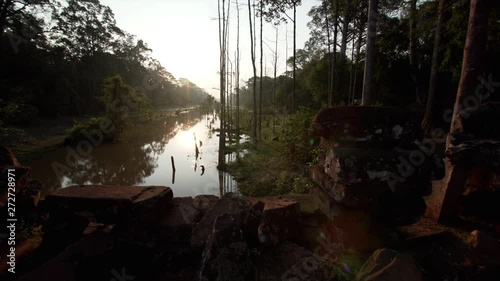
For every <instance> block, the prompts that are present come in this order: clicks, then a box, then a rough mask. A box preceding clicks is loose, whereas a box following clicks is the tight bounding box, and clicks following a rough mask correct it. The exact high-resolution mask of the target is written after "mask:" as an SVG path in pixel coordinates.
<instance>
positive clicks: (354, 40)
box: [347, 36, 356, 105]
mask: <svg viewBox="0 0 500 281" xmlns="http://www.w3.org/2000/svg"><path fill="white" fill-rule="evenodd" d="M354 42H356V38H355V37H354V36H353V37H352V45H351V46H352V47H351V68H350V71H349V96H348V97H347V105H351V104H352V103H351V100H352V96H354V92H353V91H352V90H353V85H352V84H353V82H354V75H355V73H354V66H353V65H352V62H354Z"/></svg>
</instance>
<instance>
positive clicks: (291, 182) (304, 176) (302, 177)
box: [226, 109, 314, 196]
mask: <svg viewBox="0 0 500 281" xmlns="http://www.w3.org/2000/svg"><path fill="white" fill-rule="evenodd" d="M313 116H314V113H313V112H312V111H310V110H306V109H301V110H299V111H298V112H297V113H296V114H295V115H290V116H285V115H277V116H276V124H275V131H274V133H273V115H272V114H266V115H263V116H262V136H261V137H260V138H259V141H258V143H257V145H256V146H254V145H253V143H252V142H251V141H250V142H249V143H244V144H241V145H239V146H238V145H232V146H228V148H227V149H228V150H229V151H231V152H232V151H238V150H243V149H246V150H247V153H246V154H245V156H244V157H243V158H241V159H239V160H237V161H235V162H231V163H228V164H227V167H226V169H227V171H228V172H229V173H230V174H231V175H233V176H234V177H235V179H236V181H237V182H238V190H239V192H240V193H241V194H243V195H246V196H275V195H284V194H303V193H308V192H309V190H310V189H311V188H312V187H313V186H314V183H313V182H312V180H311V179H310V178H309V162H311V161H312V160H314V150H313V143H311V142H310V138H309V136H308V131H307V130H308V128H309V126H310V124H311V121H312V118H313ZM240 125H241V133H242V134H246V135H249V136H252V113H251V112H243V113H241V115H240Z"/></svg>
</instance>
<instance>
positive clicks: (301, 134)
mask: <svg viewBox="0 0 500 281" xmlns="http://www.w3.org/2000/svg"><path fill="white" fill-rule="evenodd" d="M315 114H316V112H315V111H313V110H311V109H309V108H305V107H300V108H299V110H298V111H297V113H295V114H294V115H293V116H291V117H290V118H288V120H286V122H285V124H284V125H283V132H282V139H283V142H284V147H283V148H284V150H283V156H284V157H285V158H287V159H288V160H289V161H291V162H292V163H294V164H296V163H303V164H305V163H307V162H309V161H311V158H312V157H311V156H312V151H313V148H314V143H312V141H311V138H310V137H309V127H310V126H311V123H312V120H313V118H314V115H315Z"/></svg>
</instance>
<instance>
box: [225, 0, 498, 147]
mask: <svg viewBox="0 0 500 281" xmlns="http://www.w3.org/2000/svg"><path fill="white" fill-rule="evenodd" d="M477 1H479V2H486V3H487V4H485V5H489V7H490V9H489V10H488V13H487V18H486V23H487V24H488V28H487V31H486V33H487V35H486V37H485V38H486V39H485V40H486V42H484V54H485V56H486V57H487V60H486V62H485V65H484V67H483V69H482V72H481V75H482V77H494V78H495V77H499V75H500V69H499V68H498V67H497V65H499V63H500V49H499V48H498V47H499V46H498V44H499V42H500V40H499V39H500V32H499V31H500V15H499V13H498V10H496V9H491V8H492V7H493V6H495V5H496V4H495V3H494V2H495V1H490V0H474V1H472V2H473V3H475V2H477ZM226 5H227V6H229V4H227V1H226ZM299 5H301V1H294V0H261V1H258V0H254V1H247V3H246V6H247V7H246V8H248V15H249V26H250V33H249V34H250V38H251V40H252V43H251V45H252V46H250V47H251V60H252V63H253V70H254V72H253V77H251V78H249V79H248V80H247V81H246V83H244V85H242V86H241V87H238V89H237V90H236V89H226V90H227V91H229V95H230V96H231V95H234V99H235V100H238V101H240V102H241V106H243V107H246V108H248V109H251V110H253V114H254V117H253V124H252V126H253V132H252V134H253V138H254V142H257V141H258V139H259V135H260V130H261V120H262V117H261V116H262V112H264V113H274V114H275V113H294V112H295V110H296V109H297V107H298V106H305V107H308V108H311V109H319V108H322V107H326V106H336V105H393V106H408V107H410V108H413V109H417V111H418V112H420V114H422V116H423V122H422V127H423V129H424V130H425V131H426V132H427V133H429V132H430V131H431V129H432V128H434V127H440V126H443V125H446V126H449V124H444V123H445V119H446V118H444V117H443V115H444V114H446V112H448V111H449V110H450V109H453V108H454V103H455V100H456V96H457V89H458V87H459V82H460V78H461V75H462V62H463V57H464V46H465V42H466V37H467V30H468V25H469V16H470V10H471V9H470V8H471V0H405V1H404V0H322V1H319V3H318V4H317V5H315V6H314V7H313V8H312V9H311V10H310V11H309V16H310V17H311V20H310V22H309V23H308V27H309V29H310V38H309V40H308V41H307V42H306V43H305V45H304V46H303V48H302V49H296V43H295V41H296V28H295V22H296V7H297V6H299ZM473 5H475V4H473ZM256 17H257V18H260V20H262V19H263V20H264V21H267V22H271V23H273V24H274V26H277V27H276V32H277V33H278V30H281V33H282V34H281V35H280V37H283V35H284V37H285V40H286V41H287V45H288V40H289V38H288V34H283V32H282V31H283V29H284V25H285V24H286V25H287V26H288V24H290V23H291V24H292V25H293V26H294V28H293V38H292V39H291V40H290V41H292V40H293V41H292V44H293V53H292V55H291V56H290V57H287V58H286V60H283V61H282V63H279V64H278V63H277V59H276V58H274V56H275V55H276V54H277V48H276V50H272V48H271V47H268V48H266V49H263V48H262V43H263V42H264V43H265V44H267V43H270V44H272V45H274V43H276V42H277V41H278V35H277V38H276V42H269V41H264V40H263V39H262V36H261V38H257V37H256V33H257V30H256V28H255V22H256V21H257V20H256ZM226 20H228V19H227V18H226ZM268 26H269V25H268ZM260 35H262V30H261V31H260ZM257 43H259V44H260V52H258V51H259V50H258V48H256V44H257ZM267 45H269V44H267ZM263 50H265V51H263ZM287 50H288V47H287ZM269 55H271V56H272V57H273V61H274V62H273V66H272V67H273V68H274V72H276V69H277V67H278V66H279V65H281V69H283V68H286V71H284V72H283V73H282V74H281V75H274V77H270V75H266V74H265V73H263V70H262V69H263V68H262V58H265V57H266V56H269ZM259 59H260V72H258V71H257V70H258V67H257V65H258V63H259ZM283 64H285V65H284V67H283ZM266 67H267V66H266ZM227 76H228V77H229V75H227ZM476 80H477V79H476ZM476 83H477V84H478V85H480V84H481V83H482V82H481V81H479V80H477V81H476ZM236 92H238V95H236ZM224 95H227V93H225V94H224ZM488 101H490V102H493V101H499V98H498V96H490V97H489V98H488ZM481 102H485V101H481ZM448 121H449V120H448Z"/></svg>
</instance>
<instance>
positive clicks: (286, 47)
mask: <svg viewBox="0 0 500 281" xmlns="http://www.w3.org/2000/svg"><path fill="white" fill-rule="evenodd" d="M285 25H286V26H285V28H286V29H285V92H284V93H283V114H286V113H287V109H286V103H287V101H288V24H285Z"/></svg>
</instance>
